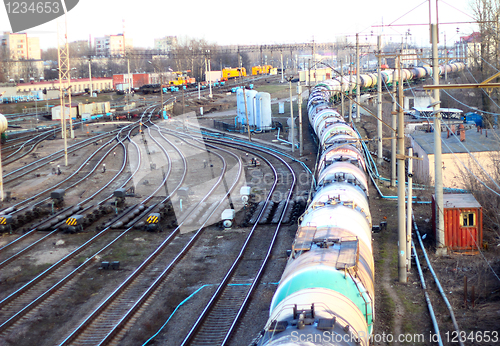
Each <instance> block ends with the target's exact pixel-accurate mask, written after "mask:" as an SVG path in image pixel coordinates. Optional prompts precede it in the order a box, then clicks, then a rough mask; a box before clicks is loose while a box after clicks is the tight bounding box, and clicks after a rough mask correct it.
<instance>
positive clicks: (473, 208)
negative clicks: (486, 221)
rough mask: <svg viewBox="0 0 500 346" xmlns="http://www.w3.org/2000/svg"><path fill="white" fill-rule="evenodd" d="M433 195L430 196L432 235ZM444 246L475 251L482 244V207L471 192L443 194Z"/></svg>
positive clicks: (455, 249) (456, 249)
mask: <svg viewBox="0 0 500 346" xmlns="http://www.w3.org/2000/svg"><path fill="white" fill-rule="evenodd" d="M435 213H436V212H435V196H434V195H433V196H432V220H433V229H434V236H435V237H436V239H437V227H436V224H435V219H436V218H435ZM443 213H444V234H445V246H446V247H447V248H448V249H450V250H452V251H477V250H478V248H480V247H481V246H482V244H483V208H482V207H481V205H480V204H479V203H478V202H477V200H476V199H475V198H474V196H473V195H472V194H444V195H443Z"/></svg>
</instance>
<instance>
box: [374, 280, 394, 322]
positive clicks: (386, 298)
mask: <svg viewBox="0 0 500 346" xmlns="http://www.w3.org/2000/svg"><path fill="white" fill-rule="evenodd" d="M380 305H381V306H380V307H378V309H382V311H394V310H395V309H396V304H395V303H394V300H392V298H391V296H390V295H389V293H387V291H386V290H384V289H383V290H382V292H381V293H380ZM387 325H388V327H389V330H393V329H394V315H393V314H391V318H390V320H388V321H387Z"/></svg>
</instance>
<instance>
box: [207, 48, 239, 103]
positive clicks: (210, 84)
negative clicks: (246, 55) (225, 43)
mask: <svg viewBox="0 0 500 346" xmlns="http://www.w3.org/2000/svg"><path fill="white" fill-rule="evenodd" d="M207 53H208V88H209V89H210V93H209V96H208V97H209V98H212V97H213V95H212V71H211V67H210V50H207ZM240 75H241V59H240Z"/></svg>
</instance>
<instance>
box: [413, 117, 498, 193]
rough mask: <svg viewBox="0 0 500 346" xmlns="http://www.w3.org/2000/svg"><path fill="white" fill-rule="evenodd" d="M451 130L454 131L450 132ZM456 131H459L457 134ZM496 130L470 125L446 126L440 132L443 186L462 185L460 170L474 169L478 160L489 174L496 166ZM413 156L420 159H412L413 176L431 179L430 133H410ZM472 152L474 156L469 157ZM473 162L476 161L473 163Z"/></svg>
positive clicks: (431, 152) (431, 150) (432, 141)
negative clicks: (467, 126)
mask: <svg viewBox="0 0 500 346" xmlns="http://www.w3.org/2000/svg"><path fill="white" fill-rule="evenodd" d="M453 131H455V134H453V133H452V132H453ZM459 132H460V133H459ZM499 134H500V132H499V131H498V130H484V129H483V130H481V129H479V128H473V129H470V130H463V129H462V130H461V131H459V129H458V128H457V127H456V126H453V125H452V126H450V128H449V129H448V128H445V129H444V130H443V131H442V134H441V138H442V166H443V186H444V187H449V188H463V187H464V183H463V179H462V176H461V175H462V174H461V172H464V171H467V169H466V168H465V167H467V168H468V169H470V170H471V171H472V172H478V171H479V170H480V167H479V166H478V164H477V163H479V164H480V165H481V166H482V167H483V168H484V169H485V170H486V173H488V174H492V173H493V172H494V170H495V167H496V166H498V164H497V163H496V159H498V154H499V151H500V145H499V142H498V138H499ZM410 139H411V146H412V147H413V152H414V155H415V156H417V157H419V158H421V159H422V160H414V163H413V165H414V172H413V173H414V177H415V179H417V180H418V181H420V182H426V183H430V184H433V182H434V162H435V160H434V157H435V155H434V154H435V152H434V133H433V132H423V131H415V132H414V133H412V134H411V135H410ZM471 155H473V157H474V158H472V157H471ZM476 161H477V163H476Z"/></svg>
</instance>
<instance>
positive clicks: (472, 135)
mask: <svg viewBox="0 0 500 346" xmlns="http://www.w3.org/2000/svg"><path fill="white" fill-rule="evenodd" d="M486 132H487V133H488V137H486ZM411 137H412V138H413V139H414V140H415V142H417V143H418V144H419V145H420V146H421V147H422V149H424V151H425V152H426V153H427V154H428V155H433V154H434V133H433V132H422V131H415V132H414V133H412V134H411ZM441 139H442V142H441V144H442V152H443V153H444V154H447V153H452V152H453V153H466V152H467V150H468V151H470V152H472V153H474V152H480V151H500V131H499V130H492V129H489V130H483V134H481V133H480V132H477V130H475V129H472V130H467V131H465V141H464V142H460V135H452V134H451V133H450V138H447V131H443V132H442V133H441Z"/></svg>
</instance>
